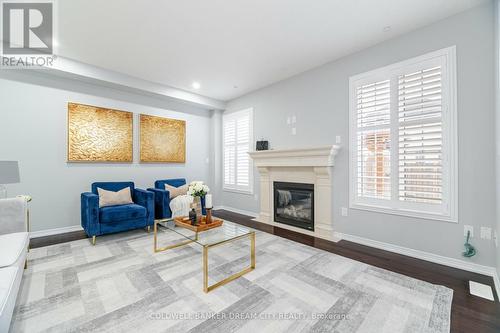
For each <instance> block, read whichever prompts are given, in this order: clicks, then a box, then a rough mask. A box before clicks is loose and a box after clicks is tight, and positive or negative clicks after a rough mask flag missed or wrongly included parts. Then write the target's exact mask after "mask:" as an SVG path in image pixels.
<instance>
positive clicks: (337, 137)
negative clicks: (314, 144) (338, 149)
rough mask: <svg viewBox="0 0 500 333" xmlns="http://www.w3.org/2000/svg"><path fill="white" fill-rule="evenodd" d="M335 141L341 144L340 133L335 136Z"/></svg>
mask: <svg viewBox="0 0 500 333" xmlns="http://www.w3.org/2000/svg"><path fill="white" fill-rule="evenodd" d="M335 143H337V144H339V143H340V135H337V136H336V137H335Z"/></svg>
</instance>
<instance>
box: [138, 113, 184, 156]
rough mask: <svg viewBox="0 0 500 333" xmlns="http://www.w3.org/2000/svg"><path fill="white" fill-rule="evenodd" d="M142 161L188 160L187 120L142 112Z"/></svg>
mask: <svg viewBox="0 0 500 333" xmlns="http://www.w3.org/2000/svg"><path fill="white" fill-rule="evenodd" d="M140 120H141V121H140V122H141V124H140V137H141V139H140V142H141V162H160V163H161V162H172V163H184V162H186V122H185V121H183V120H177V119H169V118H162V117H155V116H148V115H144V114H141V119H140Z"/></svg>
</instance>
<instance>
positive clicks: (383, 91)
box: [356, 80, 391, 199]
mask: <svg viewBox="0 0 500 333" xmlns="http://www.w3.org/2000/svg"><path fill="white" fill-rule="evenodd" d="M356 115H357V118H356V119H357V121H356V123H357V132H358V134H357V152H358V154H357V183H358V184H357V187H358V189H357V190H358V196H360V197H366V198H379V199H390V198H391V179H390V167H391V165H390V127H389V126H390V82H389V80H384V81H378V82H374V83H369V84H366V85H362V86H360V87H358V88H357V89H356Z"/></svg>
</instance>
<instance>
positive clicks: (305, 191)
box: [274, 182, 314, 231]
mask: <svg viewBox="0 0 500 333" xmlns="http://www.w3.org/2000/svg"><path fill="white" fill-rule="evenodd" d="M274 221H276V222H279V223H284V224H288V225H291V226H294V227H299V228H303V229H307V230H311V231H314V184H302V183H288V182H274Z"/></svg>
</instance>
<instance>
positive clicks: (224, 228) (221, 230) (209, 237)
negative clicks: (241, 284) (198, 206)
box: [153, 219, 255, 293]
mask: <svg viewBox="0 0 500 333" xmlns="http://www.w3.org/2000/svg"><path fill="white" fill-rule="evenodd" d="M161 230H165V231H169V232H175V233H177V234H178V235H181V236H183V237H184V238H185V239H186V240H184V241H182V242H180V243H177V244H172V245H169V246H165V247H158V233H159V232H160V231H161ZM243 238H249V239H250V266H248V267H247V268H245V269H243V270H242V271H240V272H238V273H235V274H233V275H231V276H229V277H227V278H225V279H223V280H221V281H219V282H217V283H214V284H212V285H210V286H209V285H208V250H209V249H211V248H214V247H217V246H220V245H224V244H227V243H230V242H234V241H237V240H240V239H243ZM191 243H196V244H198V245H200V246H202V247H203V291H204V292H206V293H208V292H209V291H212V290H214V289H215V288H217V287H220V286H222V285H225V284H226V283H228V282H231V281H233V280H235V279H237V278H239V277H240V276H242V275H245V274H246V273H248V272H250V271H252V270H254V269H255V231H253V230H250V229H248V228H246V227H244V226H241V225H239V224H236V223H232V222H228V221H224V223H223V224H222V225H221V226H219V227H216V228H213V229H209V230H206V231H201V232H195V231H192V230H189V229H187V228H184V227H182V226H178V225H176V224H175V222H174V221H173V220H172V219H163V220H155V223H154V245H153V249H154V252H155V253H157V252H163V251H166V250H170V249H174V248H176V247H180V246H185V245H187V244H191Z"/></svg>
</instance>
